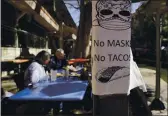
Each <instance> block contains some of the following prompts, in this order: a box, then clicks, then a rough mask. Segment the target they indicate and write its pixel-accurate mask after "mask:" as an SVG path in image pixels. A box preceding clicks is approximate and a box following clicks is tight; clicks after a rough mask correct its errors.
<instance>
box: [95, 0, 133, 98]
mask: <svg viewBox="0 0 168 116" xmlns="http://www.w3.org/2000/svg"><path fill="white" fill-rule="evenodd" d="M130 23H131V2H130V0H93V1H92V25H93V26H92V89H93V91H92V92H93V94H94V95H108V94H120V93H122V94H124V93H125V94H127V93H128V91H129V83H130V47H131V46H130V45H131V28H130V25H131V24H130Z"/></svg>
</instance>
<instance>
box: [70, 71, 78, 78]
mask: <svg viewBox="0 0 168 116" xmlns="http://www.w3.org/2000/svg"><path fill="white" fill-rule="evenodd" d="M80 75H81V74H78V73H76V72H72V73H71V74H70V76H72V77H79V76H80Z"/></svg>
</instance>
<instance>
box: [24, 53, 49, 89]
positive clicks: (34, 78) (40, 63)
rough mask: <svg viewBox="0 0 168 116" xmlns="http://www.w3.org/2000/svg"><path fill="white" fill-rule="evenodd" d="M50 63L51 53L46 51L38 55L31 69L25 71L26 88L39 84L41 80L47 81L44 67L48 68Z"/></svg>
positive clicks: (30, 66)
mask: <svg viewBox="0 0 168 116" xmlns="http://www.w3.org/2000/svg"><path fill="white" fill-rule="evenodd" d="M49 61H50V53H48V52H46V51H41V52H39V53H38V54H37V55H36V57H35V60H34V61H33V62H32V63H31V64H30V65H29V67H28V68H27V69H26V71H25V75H24V81H25V82H24V84H25V86H29V84H35V83H38V82H40V81H41V80H46V79H47V78H48V76H47V74H46V72H45V68H44V66H46V65H47V64H48V63H49Z"/></svg>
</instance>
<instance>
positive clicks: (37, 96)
mask: <svg viewBox="0 0 168 116" xmlns="http://www.w3.org/2000/svg"><path fill="white" fill-rule="evenodd" d="M87 86H88V82H87V81H80V80H78V79H68V80H65V79H63V78H58V79H57V80H56V81H55V82H43V83H39V84H38V87H36V88H26V89H24V90H22V91H20V92H18V93H16V94H15V95H13V96H11V97H10V98H9V99H10V100H20V101H23V100H38V101H39V100H43V101H45V100H46V101H52V100H53V101H80V100H83V98H84V95H85V92H86V89H87Z"/></svg>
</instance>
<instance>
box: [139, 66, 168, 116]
mask: <svg viewBox="0 0 168 116" xmlns="http://www.w3.org/2000/svg"><path fill="white" fill-rule="evenodd" d="M140 71H141V74H142V76H143V78H144V80H145V83H146V84H147V86H149V87H150V88H151V89H153V90H155V85H156V84H155V83H156V81H155V80H156V76H155V75H156V71H155V70H151V69H147V68H140ZM167 87H168V85H167V83H166V82H165V81H164V80H163V79H161V81H160V97H161V101H163V103H164V104H165V107H166V110H164V111H162V112H160V111H152V113H153V115H154V116H167V115H168V114H167V109H168V108H167ZM150 102H151V101H150Z"/></svg>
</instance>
